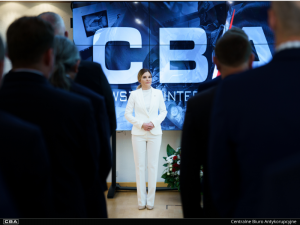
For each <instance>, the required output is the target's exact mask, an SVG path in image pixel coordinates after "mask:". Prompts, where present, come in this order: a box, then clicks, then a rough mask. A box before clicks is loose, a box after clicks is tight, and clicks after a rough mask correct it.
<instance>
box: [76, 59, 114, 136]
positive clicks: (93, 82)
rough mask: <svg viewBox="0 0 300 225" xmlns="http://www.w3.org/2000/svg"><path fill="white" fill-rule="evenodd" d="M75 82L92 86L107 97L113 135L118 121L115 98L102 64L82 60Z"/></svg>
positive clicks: (106, 101)
mask: <svg viewBox="0 0 300 225" xmlns="http://www.w3.org/2000/svg"><path fill="white" fill-rule="evenodd" d="M75 82H76V83H79V84H81V85H83V86H85V87H88V88H90V89H91V90H93V91H94V92H96V93H98V94H100V95H102V96H103V97H104V98H105V103H106V109H107V114H108V117H109V125H110V131H111V135H112V134H113V133H114V132H116V129H117V121H116V112H115V100H114V97H113V94H112V90H111V87H110V85H109V83H108V80H107V78H106V76H105V74H104V73H103V70H102V68H101V65H100V64H99V63H95V62H89V61H82V62H81V63H80V65H79V70H78V73H77V76H76V79H75Z"/></svg>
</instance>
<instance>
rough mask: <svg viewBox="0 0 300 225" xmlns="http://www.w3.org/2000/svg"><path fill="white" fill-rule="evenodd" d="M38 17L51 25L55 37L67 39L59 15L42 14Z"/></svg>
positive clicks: (66, 32)
mask: <svg viewBox="0 0 300 225" xmlns="http://www.w3.org/2000/svg"><path fill="white" fill-rule="evenodd" d="M38 17H39V18H41V19H43V20H45V21H47V22H49V23H50V24H51V25H52V27H53V28H54V32H55V35H59V36H64V37H68V31H66V27H65V23H64V20H63V19H62V18H61V16H60V15H58V14H56V13H53V12H44V13H42V14H40V15H38Z"/></svg>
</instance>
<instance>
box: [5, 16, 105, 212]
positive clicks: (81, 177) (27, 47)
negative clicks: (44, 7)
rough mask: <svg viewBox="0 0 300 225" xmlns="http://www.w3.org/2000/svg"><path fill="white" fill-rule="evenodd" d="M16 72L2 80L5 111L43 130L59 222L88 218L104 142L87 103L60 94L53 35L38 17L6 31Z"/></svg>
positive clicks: (13, 70) (52, 31) (63, 92)
mask: <svg viewBox="0 0 300 225" xmlns="http://www.w3.org/2000/svg"><path fill="white" fill-rule="evenodd" d="M6 39H7V48H8V56H9V58H10V60H11V62H12V66H13V69H12V70H11V71H10V72H9V73H8V74H7V75H6V76H5V78H4V79H3V84H2V87H1V89H0V109H2V110H4V111H7V112H9V113H11V114H13V115H15V116H17V117H19V118H21V119H23V120H25V121H28V122H31V123H33V124H36V125H38V126H39V127H40V128H41V131H42V133H43V136H44V138H45V142H46V147H47V149H48V153H49V156H50V163H51V167H52V168H51V169H52V171H51V172H52V182H53V191H54V193H55V195H54V203H55V208H56V210H57V216H56V217H86V206H85V195H86V191H87V190H88V189H89V188H91V187H92V186H93V185H94V183H95V178H96V176H97V173H98V167H99V166H98V162H97V158H98V157H99V154H100V153H99V140H98V137H97V130H96V126H95V118H94V114H93V110H92V106H91V103H90V101H89V100H88V99H85V98H82V97H80V96H77V95H75V94H72V93H67V92H65V91H63V90H59V89H56V88H54V87H52V86H51V85H50V83H49V82H48V81H47V78H48V77H49V76H50V74H51V72H52V70H53V63H54V54H53V43H54V30H53V28H52V26H51V25H50V24H49V23H48V22H45V21H43V20H42V19H40V18H37V17H22V18H20V19H18V20H16V21H15V22H13V23H12V24H11V25H10V26H9V28H8V30H7V38H6Z"/></svg>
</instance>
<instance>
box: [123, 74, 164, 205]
mask: <svg viewBox="0 0 300 225" xmlns="http://www.w3.org/2000/svg"><path fill="white" fill-rule="evenodd" d="M138 81H139V83H140V85H139V86H138V87H137V90H136V91H132V92H131V94H130V97H129V100H128V103H127V107H126V110H125V118H126V119H127V120H128V121H129V122H130V123H132V124H133V127H132V130H131V134H132V147H133V154H134V162H135V172H136V186H137V195H138V208H139V209H145V208H146V207H147V209H153V207H154V199H155V190H156V178H157V168H158V158H159V151H160V145H161V137H162V130H161V126H160V124H161V122H162V121H163V120H164V119H165V117H166V115H167V110H166V105H165V102H164V98H163V94H162V92H161V91H160V90H156V89H154V88H152V87H151V83H152V75H151V73H150V71H149V70H148V69H141V70H140V71H139V73H138ZM133 109H134V111H135V117H134V116H133V115H132V112H133ZM158 110H159V114H158ZM146 153H147V158H148V195H147V193H146V181H145V173H146V165H145V163H146Z"/></svg>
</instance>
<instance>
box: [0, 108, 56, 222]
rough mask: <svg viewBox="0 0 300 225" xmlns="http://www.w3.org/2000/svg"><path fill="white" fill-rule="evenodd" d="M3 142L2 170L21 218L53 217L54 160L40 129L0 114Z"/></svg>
mask: <svg viewBox="0 0 300 225" xmlns="http://www.w3.org/2000/svg"><path fill="white" fill-rule="evenodd" d="M0 140H1V141H0V145H1V147H0V171H2V177H3V181H4V184H5V185H6V186H7V188H8V190H9V192H10V194H11V196H12V199H13V203H14V205H15V206H16V209H17V211H18V212H19V214H20V217H24V218H26V217H27V218H28V217H29V218H39V217H42V218H43V217H44V218H45V217H46V218H47V217H53V216H54V208H53V201H52V197H53V196H52V194H53V193H52V187H51V171H50V159H49V155H48V151H47V150H46V146H45V143H44V138H43V136H42V134H41V131H40V129H39V128H38V127H37V126H34V125H32V124H29V123H27V122H24V121H22V120H20V119H18V118H16V117H14V116H11V115H9V114H7V113H5V112H3V111H0ZM29 202H30V204H29ZM6 218H7V216H6Z"/></svg>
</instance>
